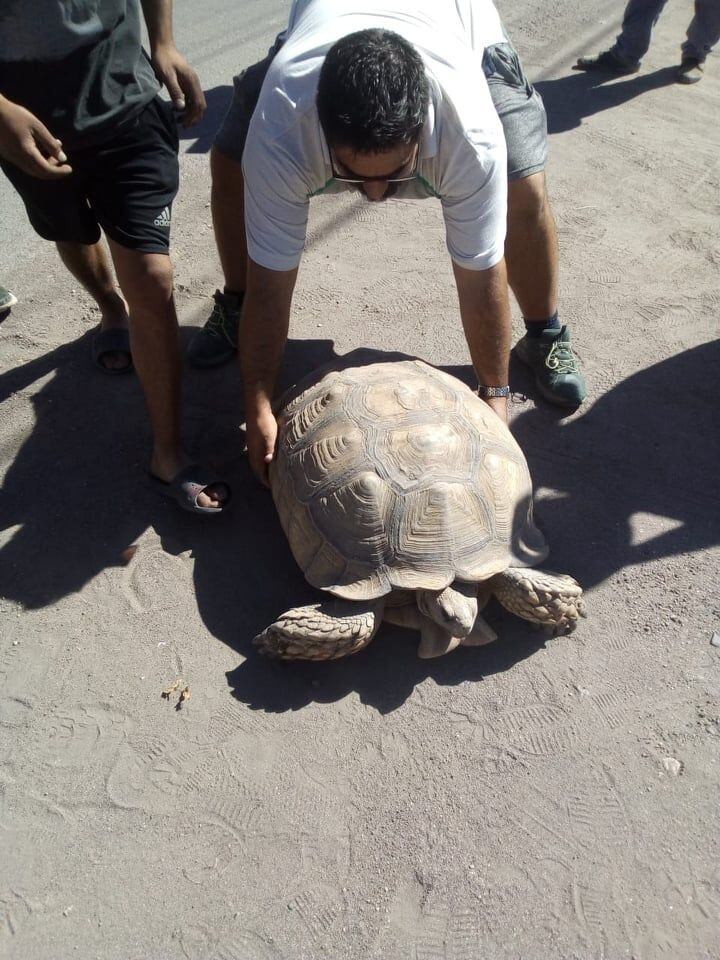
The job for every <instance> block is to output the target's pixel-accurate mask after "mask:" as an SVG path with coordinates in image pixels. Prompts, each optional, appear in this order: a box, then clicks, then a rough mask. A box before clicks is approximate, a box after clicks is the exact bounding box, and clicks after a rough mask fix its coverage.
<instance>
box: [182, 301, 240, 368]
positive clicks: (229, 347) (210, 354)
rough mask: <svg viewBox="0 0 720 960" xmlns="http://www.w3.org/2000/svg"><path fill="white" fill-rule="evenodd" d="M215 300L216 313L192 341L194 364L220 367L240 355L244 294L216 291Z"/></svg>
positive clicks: (190, 359) (189, 356) (190, 355)
mask: <svg viewBox="0 0 720 960" xmlns="http://www.w3.org/2000/svg"><path fill="white" fill-rule="evenodd" d="M213 299H214V300H215V306H214V307H213V308H212V313H211V314H210V316H209V318H208V320H207V322H206V324H205V326H204V327H203V328H202V330H198V332H197V333H196V334H195V336H194V337H193V338H192V340H191V341H190V343H189V345H188V348H187V351H186V354H185V355H186V357H187V359H188V363H189V364H190V366H191V367H200V368H203V369H204V368H206V367H219V366H220V365H221V364H223V363H227V362H228V360H232V359H233V357H235V356H236V355H237V336H238V320H239V318H240V308H241V306H242V297H236V296H233V295H232V294H229V293H221V292H220V291H219V290H216V291H215V294H214V296H213Z"/></svg>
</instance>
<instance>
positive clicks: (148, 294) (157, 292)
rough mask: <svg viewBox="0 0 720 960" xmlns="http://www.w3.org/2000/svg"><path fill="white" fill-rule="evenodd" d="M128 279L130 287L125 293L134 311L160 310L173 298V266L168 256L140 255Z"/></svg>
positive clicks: (149, 311) (150, 311) (153, 311)
mask: <svg viewBox="0 0 720 960" xmlns="http://www.w3.org/2000/svg"><path fill="white" fill-rule="evenodd" d="M126 280H127V281H128V282H127V287H128V289H127V290H123V294H124V296H125V299H126V300H127V301H128V305H129V306H130V309H131V311H132V312H135V313H137V312H147V313H155V312H159V311H162V310H163V309H164V308H166V307H167V305H168V304H169V303H170V301H171V300H172V295H173V268H172V262H171V260H170V257H168V256H163V255H162V254H141V255H139V257H138V259H137V262H136V264H135V268H134V269H133V270H132V273H131V276H129V277H126Z"/></svg>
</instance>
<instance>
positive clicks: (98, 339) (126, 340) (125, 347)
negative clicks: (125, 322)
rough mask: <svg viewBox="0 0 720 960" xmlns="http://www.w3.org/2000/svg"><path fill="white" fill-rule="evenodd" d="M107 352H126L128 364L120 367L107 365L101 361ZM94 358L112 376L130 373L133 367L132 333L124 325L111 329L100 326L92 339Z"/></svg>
mask: <svg viewBox="0 0 720 960" xmlns="http://www.w3.org/2000/svg"><path fill="white" fill-rule="evenodd" d="M106 353H126V354H127V355H128V360H129V363H128V364H127V366H124V367H118V368H117V369H116V368H114V367H106V366H105V364H104V363H102V362H101V360H102V357H103V356H104V355H105V354H106ZM92 358H93V361H94V362H95V363H96V364H97V365H98V366H99V367H100V369H101V370H102V372H103V373H107V374H109V375H110V376H117V375H118V374H121V373H130V371H131V370H132V369H133V359H132V354H131V353H130V333H129V332H128V331H127V330H126V329H124V328H123V327H111V328H110V329H109V330H100V329H99V328H98V331H97V333H96V334H95V336H94V337H93V340H92Z"/></svg>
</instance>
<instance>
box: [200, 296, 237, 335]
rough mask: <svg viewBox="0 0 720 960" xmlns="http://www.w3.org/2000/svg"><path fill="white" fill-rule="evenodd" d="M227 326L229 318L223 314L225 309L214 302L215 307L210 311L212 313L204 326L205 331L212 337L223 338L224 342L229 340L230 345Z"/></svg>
mask: <svg viewBox="0 0 720 960" xmlns="http://www.w3.org/2000/svg"><path fill="white" fill-rule="evenodd" d="M228 326H229V318H228V315H227V313H226V312H225V308H224V307H223V306H222V304H220V303H218V302H217V301H215V306H214V307H213V309H212V313H211V314H210V316H209V317H208V319H207V323H206V324H205V329H206V330H207V332H208V333H209V334H210V335H211V336H213V337H225V339H226V340H229V341H230V343H232V342H233V339H232V337H231V335H230V331H229V330H228V329H227V327H228Z"/></svg>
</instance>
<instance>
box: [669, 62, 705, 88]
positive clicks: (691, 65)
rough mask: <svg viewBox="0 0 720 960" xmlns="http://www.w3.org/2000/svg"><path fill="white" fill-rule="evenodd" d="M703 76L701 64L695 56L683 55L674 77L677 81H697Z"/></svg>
mask: <svg viewBox="0 0 720 960" xmlns="http://www.w3.org/2000/svg"><path fill="white" fill-rule="evenodd" d="M702 78H703V66H702V63H700V61H699V60H697V59H696V58H695V57H683V58H682V62H681V63H680V66H679V67H678V68H677V73H676V74H675V79H676V80H677V82H678V83H698V81H700V80H702Z"/></svg>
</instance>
